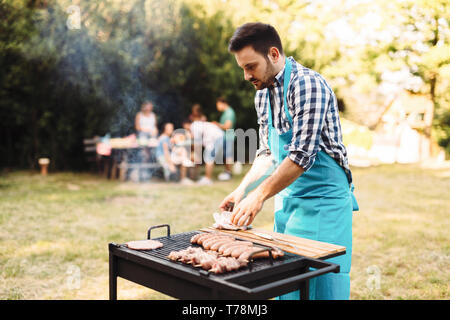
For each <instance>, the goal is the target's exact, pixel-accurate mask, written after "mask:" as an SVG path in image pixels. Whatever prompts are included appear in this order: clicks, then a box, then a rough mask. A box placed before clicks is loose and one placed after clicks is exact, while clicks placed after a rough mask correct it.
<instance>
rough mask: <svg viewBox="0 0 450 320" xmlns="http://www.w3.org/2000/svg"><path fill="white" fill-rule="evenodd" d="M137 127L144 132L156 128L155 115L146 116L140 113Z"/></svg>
mask: <svg viewBox="0 0 450 320" xmlns="http://www.w3.org/2000/svg"><path fill="white" fill-rule="evenodd" d="M139 125H140V126H141V129H143V130H145V131H151V130H153V129H154V128H155V127H156V118H155V114H154V113H153V112H152V113H150V115H148V116H146V115H144V114H143V113H142V112H141V114H140V116H139Z"/></svg>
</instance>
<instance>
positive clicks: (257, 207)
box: [231, 190, 264, 226]
mask: <svg viewBox="0 0 450 320" xmlns="http://www.w3.org/2000/svg"><path fill="white" fill-rule="evenodd" d="M263 204H264V200H263V197H262V196H261V194H260V193H259V192H258V190H255V191H253V192H252V193H250V194H249V195H248V196H247V197H246V198H245V199H244V200H242V202H240V203H239V204H238V205H237V206H235V207H234V210H233V214H232V215H231V222H232V223H233V224H235V225H237V226H243V225H246V226H248V225H249V224H251V223H252V222H253V220H254V219H255V217H256V215H257V214H258V213H259V212H260V211H261V209H262V207H263Z"/></svg>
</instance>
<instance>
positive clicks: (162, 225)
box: [147, 224, 170, 240]
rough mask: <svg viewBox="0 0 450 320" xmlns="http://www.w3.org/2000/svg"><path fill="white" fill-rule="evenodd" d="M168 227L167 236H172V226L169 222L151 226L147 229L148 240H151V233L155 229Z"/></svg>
mask: <svg viewBox="0 0 450 320" xmlns="http://www.w3.org/2000/svg"><path fill="white" fill-rule="evenodd" d="M162 227H167V237H168V238H170V226H169V225H168V224H159V225H157V226H153V227H150V228H149V229H148V231H147V240H150V238H151V237H150V235H151V232H152V230H153V229H157V228H162Z"/></svg>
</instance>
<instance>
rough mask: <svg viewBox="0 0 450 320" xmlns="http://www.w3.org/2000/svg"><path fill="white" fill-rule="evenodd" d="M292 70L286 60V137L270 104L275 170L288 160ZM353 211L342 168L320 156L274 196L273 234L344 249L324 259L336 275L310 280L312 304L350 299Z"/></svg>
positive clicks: (295, 296) (295, 295)
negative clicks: (335, 269) (275, 123)
mask: <svg viewBox="0 0 450 320" xmlns="http://www.w3.org/2000/svg"><path fill="white" fill-rule="evenodd" d="M291 67H292V66H291V62H290V61H289V60H288V59H286V66H285V70H284V84H283V88H284V97H283V105H284V112H285V114H286V116H287V118H288V120H289V122H290V124H291V129H290V130H289V131H287V132H286V133H283V134H279V133H278V132H277V130H276V129H275V128H274V126H273V121H272V110H271V109H272V108H271V105H270V96H269V103H268V129H269V141H268V144H269V148H270V151H271V153H272V155H273V157H274V159H275V161H277V162H278V164H280V163H281V162H282V161H283V160H284V159H285V158H286V156H287V155H288V153H289V151H288V148H287V146H288V145H289V144H290V142H291V139H292V126H293V125H292V118H291V116H290V114H289V110H288V107H287V101H286V95H287V91H288V86H289V80H290V75H291ZM357 210H359V208H358V204H357V202H356V199H355V197H354V195H353V185H351V187H350V188H349V184H348V180H347V176H346V174H345V172H344V170H343V169H342V167H341V166H339V165H338V164H337V163H336V161H335V160H334V159H333V158H331V157H330V156H329V155H328V154H326V153H325V152H324V151H319V152H318V153H317V155H316V158H315V161H314V165H313V166H312V167H311V168H310V169H309V170H308V171H306V172H304V173H303V174H302V175H301V176H300V177H299V178H298V179H297V180H295V181H294V182H293V183H292V184H291V185H290V186H288V187H287V188H285V189H284V190H282V191H280V192H279V193H278V194H277V195H276V196H275V221H274V231H275V232H279V233H285V234H290V235H294V236H298V237H302V238H308V239H312V240H317V241H324V242H328V243H333V244H337V245H342V246H345V247H346V254H345V255H342V256H339V257H335V258H332V259H328V261H330V262H334V263H337V264H339V265H340V273H337V274H336V273H329V274H325V275H322V276H319V277H317V278H314V279H312V280H310V289H309V290H310V291H309V292H310V293H309V295H310V296H309V297H310V299H320V300H323V299H326V300H332V299H333V300H334V299H337V300H344V299H349V297H350V275H349V273H350V266H351V256H352V211H357ZM299 298H300V292H299V291H298V290H297V291H294V292H291V293H288V294H285V295H282V296H280V297H278V299H285V300H293V299H299Z"/></svg>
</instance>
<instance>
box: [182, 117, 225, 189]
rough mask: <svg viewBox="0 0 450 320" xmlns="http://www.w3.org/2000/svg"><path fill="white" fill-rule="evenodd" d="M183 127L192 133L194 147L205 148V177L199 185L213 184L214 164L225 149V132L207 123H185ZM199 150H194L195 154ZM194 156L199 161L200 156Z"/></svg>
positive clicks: (200, 180)
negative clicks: (199, 145)
mask: <svg viewBox="0 0 450 320" xmlns="http://www.w3.org/2000/svg"><path fill="white" fill-rule="evenodd" d="M183 127H184V128H185V129H186V130H189V131H190V132H191V134H192V138H193V141H194V145H195V144H197V145H198V144H202V146H203V147H204V152H203V161H204V162H205V176H203V177H202V178H200V179H199V180H198V181H197V183H198V184H202V185H209V184H212V183H213V180H212V175H213V170H214V162H215V161H216V156H217V155H218V154H220V153H221V152H222V148H223V136H224V133H223V131H222V130H221V129H220V128H219V127H217V126H216V125H215V124H213V123H211V122H207V121H194V122H190V121H185V122H184V123H183ZM197 150H200V148H194V152H197ZM194 156H195V157H196V159H199V158H198V157H199V156H200V155H198V154H197V155H194Z"/></svg>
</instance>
